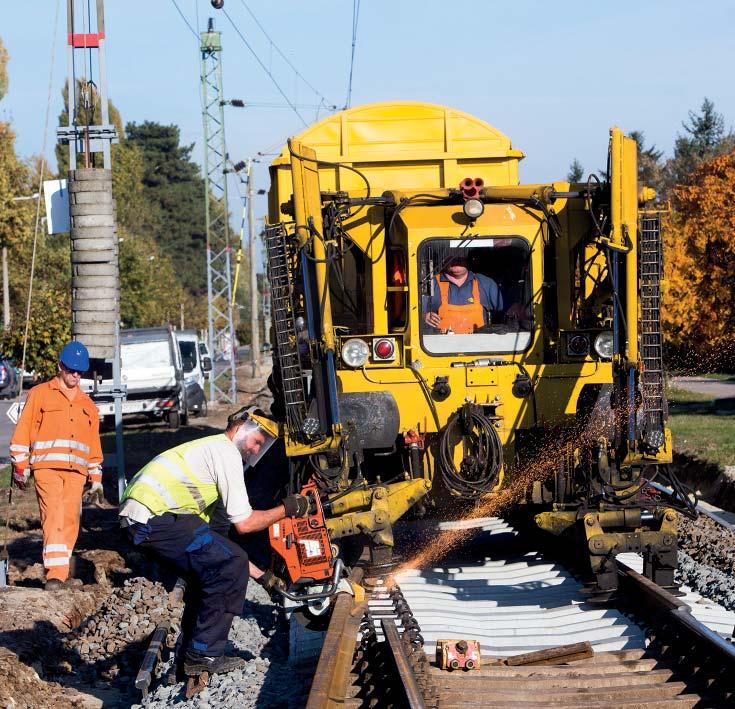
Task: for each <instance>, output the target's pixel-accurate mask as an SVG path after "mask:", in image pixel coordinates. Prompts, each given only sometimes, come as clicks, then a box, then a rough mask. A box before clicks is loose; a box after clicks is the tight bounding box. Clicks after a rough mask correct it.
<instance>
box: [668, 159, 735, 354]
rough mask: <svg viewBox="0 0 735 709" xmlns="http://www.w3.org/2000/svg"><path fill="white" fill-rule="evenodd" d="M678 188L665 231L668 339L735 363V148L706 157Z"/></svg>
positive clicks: (701, 352)
mask: <svg viewBox="0 0 735 709" xmlns="http://www.w3.org/2000/svg"><path fill="white" fill-rule="evenodd" d="M674 193H675V203H674V212H673V214H672V215H671V218H670V221H669V223H668V225H666V228H665V229H664V232H663V241H664V273H665V277H666V279H667V281H668V285H667V287H665V289H664V297H663V303H662V309H661V315H662V320H663V326H664V330H665V332H666V335H667V340H668V341H669V342H670V343H671V344H673V345H674V346H677V347H679V348H683V349H684V350H687V351H690V352H693V353H696V354H698V355H702V356H704V357H705V358H706V359H708V360H711V358H712V359H714V360H719V364H724V365H730V366H732V363H734V362H735V347H734V346H733V344H735V337H734V336H735V296H734V294H735V153H731V154H728V155H723V156H720V157H717V158H713V159H711V160H707V161H706V162H703V163H702V164H701V165H700V166H699V168H697V170H696V172H695V173H694V174H693V175H692V180H691V184H688V185H680V186H678V187H676V188H675V190H674ZM718 355H719V356H718ZM712 364H714V361H713V362H712Z"/></svg>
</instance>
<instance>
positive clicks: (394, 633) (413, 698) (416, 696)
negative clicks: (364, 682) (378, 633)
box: [380, 618, 426, 709]
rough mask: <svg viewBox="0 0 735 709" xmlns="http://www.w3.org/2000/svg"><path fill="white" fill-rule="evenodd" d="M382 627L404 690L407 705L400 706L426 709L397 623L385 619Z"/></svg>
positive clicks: (411, 708)
mask: <svg viewBox="0 0 735 709" xmlns="http://www.w3.org/2000/svg"><path fill="white" fill-rule="evenodd" d="M380 625H381V627H382V629H383V635H384V636H385V642H386V643H387V645H388V648H389V649H390V657H391V659H392V661H393V665H394V667H395V671H396V673H397V675H398V679H399V681H400V683H401V686H402V688H403V694H404V699H405V703H404V702H401V704H400V706H406V707H408V708H409V709H426V702H424V697H423V695H422V693H421V689H420V688H419V685H418V682H417V680H416V676H415V674H414V671H413V668H412V667H411V663H410V661H409V659H408V655H407V654H406V648H405V646H404V645H403V642H402V641H401V637H400V636H399V635H398V628H396V624H395V621H393V620H392V619H391V618H383V619H382V620H381V621H380Z"/></svg>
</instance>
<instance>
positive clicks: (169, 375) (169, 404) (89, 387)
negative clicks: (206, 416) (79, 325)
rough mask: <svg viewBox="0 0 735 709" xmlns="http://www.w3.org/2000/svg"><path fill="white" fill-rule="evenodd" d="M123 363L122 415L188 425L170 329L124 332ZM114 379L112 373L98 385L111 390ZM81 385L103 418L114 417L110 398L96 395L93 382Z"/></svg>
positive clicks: (178, 360)
mask: <svg viewBox="0 0 735 709" xmlns="http://www.w3.org/2000/svg"><path fill="white" fill-rule="evenodd" d="M120 363H121V375H122V383H123V385H124V386H125V387H126V390H127V395H126V398H125V400H124V401H123V404H122V412H123V414H127V415H132V414H137V415H140V414H144V415H146V416H148V417H150V418H154V419H163V420H165V421H166V422H167V423H168V425H169V426H170V427H171V428H174V429H175V428H178V427H179V426H180V425H181V424H182V423H183V424H185V423H186V420H187V418H188V412H189V408H188V403H187V400H186V388H185V387H184V386H183V381H184V371H183V366H182V361H181V353H180V351H179V347H178V345H177V342H176V338H175V336H174V331H173V329H172V328H171V327H149V328H140V329H133V330H121V331H120ZM111 375H112V372H111V370H110V371H109V372H106V373H105V375H104V379H102V380H101V381H98V383H99V384H101V385H103V386H104V387H105V388H107V389H108V390H109V389H111V388H112V378H111ZM108 376H109V377H110V378H109V379H108V378H107V377H108ZM80 384H81V388H82V390H83V391H85V392H87V393H88V394H91V395H92V396H93V398H94V401H95V403H96V404H97V408H98V410H99V413H100V417H111V416H114V413H115V406H114V403H113V401H112V396H111V395H106V394H98V393H96V389H97V387H96V383H95V382H94V381H93V380H92V379H82V381H81V382H80Z"/></svg>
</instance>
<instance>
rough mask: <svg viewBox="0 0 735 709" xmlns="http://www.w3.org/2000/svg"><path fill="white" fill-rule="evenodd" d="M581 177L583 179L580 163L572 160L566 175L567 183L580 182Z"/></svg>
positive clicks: (575, 159)
mask: <svg viewBox="0 0 735 709" xmlns="http://www.w3.org/2000/svg"><path fill="white" fill-rule="evenodd" d="M583 177H584V168H583V167H582V163H581V162H579V160H577V158H574V161H573V162H572V164H571V165H570V166H569V172H568V173H567V181H568V182H581V181H582V178H583Z"/></svg>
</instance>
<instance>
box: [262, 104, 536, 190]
mask: <svg viewBox="0 0 735 709" xmlns="http://www.w3.org/2000/svg"><path fill="white" fill-rule="evenodd" d="M296 138H297V139H298V140H299V141H300V142H301V143H302V144H303V145H307V146H309V147H311V148H313V149H314V150H315V151H316V154H317V156H318V158H319V159H320V160H326V161H331V162H340V163H347V164H349V165H352V166H354V167H356V168H358V169H359V170H360V171H361V172H363V173H365V175H366V176H367V178H368V180H369V181H370V185H371V191H372V193H373V194H380V193H381V192H382V191H383V190H386V189H405V190H411V189H436V188H441V187H456V186H457V185H458V184H459V182H460V180H462V179H463V178H465V177H481V178H483V179H484V180H485V183H486V184H488V185H516V184H518V161H519V160H521V159H522V158H523V153H522V152H521V151H520V150H514V149H513V147H512V145H511V141H510V138H509V137H508V136H507V135H505V134H504V133H501V132H500V131H499V130H497V129H496V128H493V126H491V125H490V124H489V123H486V122H485V121H483V120H480V119H479V118H476V117H475V116H471V115H470V114H468V113H464V112H463V111H458V110H457V109H454V108H448V107H446V106H439V105H436V104H430V103H420V102H416V101H396V102H392V101H391V102H384V103H372V104H367V105H364V106H357V107H355V108H351V109H349V110H346V111H340V112H339V113H335V114H334V115H331V116H328V117H327V118H324V119H323V120H321V121H319V122H318V123H315V124H314V125H312V126H309V127H308V128H306V129H305V130H304V131H303V132H301V133H300V134H299V135H297V136H296ZM288 165H289V154H288V148H287V147H284V149H283V151H282V152H281V154H280V155H279V156H278V157H277V158H276V159H275V160H274V161H273V164H272V167H271V175H272V180H273V182H274V183H276V182H278V183H279V184H278V192H279V198H280V197H281V196H282V197H283V198H284V199H285V198H287V197H288V196H289V195H290V184H286V182H288V183H290V177H289V178H288V179H285V178H286V175H285V174H283V173H284V172H286V171H287V168H288ZM319 172H320V181H321V188H322V190H335V189H342V190H348V191H352V190H364V188H365V185H364V182H363V181H362V180H361V179H360V178H359V177H358V176H357V175H355V174H354V173H352V172H348V171H346V170H340V171H339V172H337V171H336V169H335V168H333V167H328V166H324V167H320V169H319ZM284 179H285V181H284Z"/></svg>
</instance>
